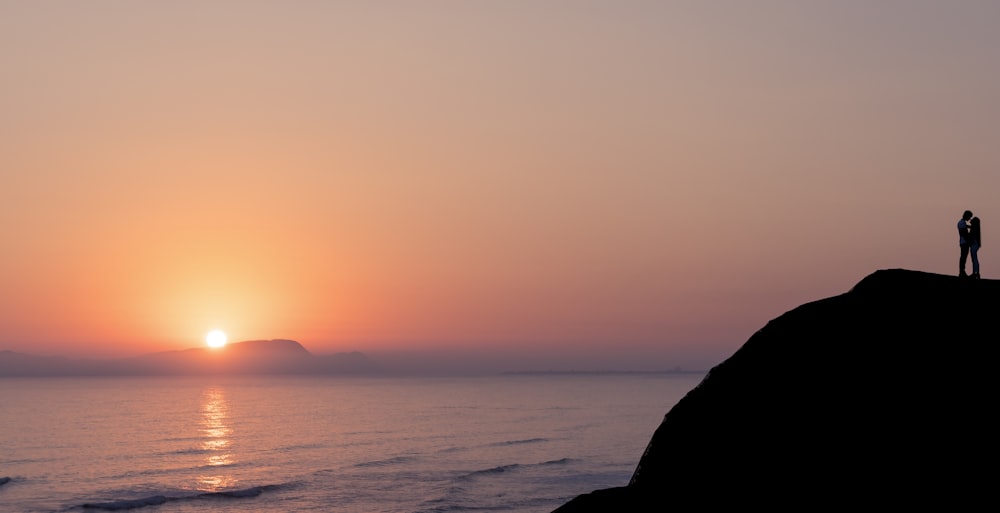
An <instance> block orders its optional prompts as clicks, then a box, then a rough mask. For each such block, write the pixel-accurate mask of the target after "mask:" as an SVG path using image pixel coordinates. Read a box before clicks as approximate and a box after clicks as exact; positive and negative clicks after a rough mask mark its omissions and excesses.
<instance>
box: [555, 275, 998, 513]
mask: <svg viewBox="0 0 1000 513" xmlns="http://www.w3.org/2000/svg"><path fill="white" fill-rule="evenodd" d="M998 311H1000V281H997V280H970V279H962V278H959V277H956V276H945V275H941V274H933V273H926V272H919V271H910V270H905V269H887V270H879V271H876V272H875V273H873V274H871V275H869V276H867V277H865V278H864V279H862V280H861V281H860V282H859V283H857V284H856V285H855V286H854V287H853V288H852V289H851V290H850V291H848V292H846V293H844V294H841V295H838V296H834V297H830V298H827V299H822V300H819V301H815V302H811V303H806V304H804V305H801V306H799V307H798V308H795V309H794V310H791V311H789V312H787V313H785V314H784V315H781V316H780V317H778V318H776V319H774V320H772V321H770V322H769V323H767V325H765V326H764V327H763V328H762V329H760V330H759V331H758V332H756V333H754V334H753V335H752V336H751V337H750V338H749V340H747V342H746V343H745V344H744V345H743V346H742V347H741V348H740V349H739V350H737V351H736V352H735V353H734V354H733V355H732V356H731V357H729V358H728V359H726V360H725V361H723V362H722V363H720V364H719V365H717V366H716V367H714V368H713V369H711V370H710V371H709V373H708V374H707V375H706V376H705V378H704V379H703V380H702V382H701V383H700V384H699V385H698V386H697V387H695V388H694V389H693V390H691V391H690V392H689V393H688V394H687V395H686V396H685V397H684V398H683V399H682V400H681V401H679V402H678V403H677V404H676V405H675V406H674V407H673V408H672V409H671V410H670V411H669V412H667V413H666V415H665V416H664V418H663V422H662V423H661V424H660V426H659V428H657V429H656V431H655V432H654V433H653V435H652V439H651V440H650V441H649V444H648V446H647V448H646V450H645V452H644V453H643V454H642V457H641V459H640V460H639V463H638V465H637V467H636V469H635V471H634V473H633V475H632V478H631V480H630V481H629V483H627V484H625V485H624V486H621V487H617V488H610V489H603V490H596V491H594V492H592V493H588V494H584V495H581V496H578V497H576V498H574V499H573V500H571V501H569V502H568V503H566V504H565V505H563V506H561V507H559V508H558V509H556V510H555V511H554V512H553V513H594V512H622V511H624V512H638V513H645V512H654V511H656V512H659V511H689V510H692V509H695V508H697V509H698V510H706V511H711V510H717V509H721V510H728V509H735V508H739V509H740V510H743V509H751V508H755V507H761V508H765V509H768V510H778V511H786V510H795V511H801V510H806V511H808V510H813V509H826V508H827V507H831V506H832V507H834V508H841V509H850V510H854V509H890V510H892V511H899V510H905V509H917V508H921V509H923V508H930V509H934V507H935V506H943V508H939V509H945V510H948V511H964V510H972V509H978V508H981V506H980V504H988V503H989V502H986V501H987V499H988V498H990V499H991V498H992V496H990V497H987V493H989V492H992V490H993V483H992V479H989V481H987V479H988V478H992V476H993V473H992V471H989V470H984V467H983V464H985V465H989V464H990V463H991V462H993V461H995V456H996V452H997V451H996V447H997V444H996V439H995V437H996V433H995V428H996V422H995V421H994V420H993V416H994V415H993V413H994V412H993V409H994V406H995V404H996V395H995V393H994V392H995V391H996V390H997V385H996V379H995V376H996V363H995V360H994V359H993V358H992V357H989V356H988V355H989V354H990V353H991V352H992V350H991V349H989V348H990V346H992V345H993V343H995V341H996V338H995V337H996V326H995V324H994V323H993V320H994V319H995V315H996V314H997V312H998ZM985 468H988V467H985ZM991 495H992V494H991Z"/></svg>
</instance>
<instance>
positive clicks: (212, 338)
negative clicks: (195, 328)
mask: <svg viewBox="0 0 1000 513" xmlns="http://www.w3.org/2000/svg"><path fill="white" fill-rule="evenodd" d="M226 340H227V339H226V333H225V332H224V331H222V330H212V331H209V332H208V334H207V335H205V343H206V344H208V347H223V346H225V345H226Z"/></svg>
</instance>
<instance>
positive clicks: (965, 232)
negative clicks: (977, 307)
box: [958, 210, 982, 279]
mask: <svg viewBox="0 0 1000 513" xmlns="http://www.w3.org/2000/svg"><path fill="white" fill-rule="evenodd" d="M981 233H982V232H981V231H980V228H979V218H978V217H975V216H973V215H972V211H971V210H966V211H965V212H963V213H962V219H960V220H959V221H958V247H959V248H960V249H961V256H960V257H959V259H958V275H959V276H960V277H962V278H965V277H970V278H977V279H978V278H979V248H980V246H982V234H981ZM970 254H971V255H972V274H971V275H970V274H966V272H965V262H966V260H968V258H969V255H970Z"/></svg>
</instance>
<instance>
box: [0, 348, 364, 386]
mask: <svg viewBox="0 0 1000 513" xmlns="http://www.w3.org/2000/svg"><path fill="white" fill-rule="evenodd" d="M377 370H378V366H377V365H376V364H375V362H373V361H372V360H370V359H369V358H368V357H367V356H365V355H364V354H362V353H359V352H351V353H337V354H333V355H313V354H312V353H310V352H309V351H308V350H306V348H304V347H302V345H301V344H299V343H298V342H295V341H294V340H250V341H246V342H237V343H232V344H228V345H226V347H224V348H221V349H208V348H193V349H184V350H180V351H163V352H157V353H148V354H144V355H140V356H135V357H131V358H124V359H118V360H72V359H68V358H62V357H44V356H35V355H27V354H22V353H14V352H11V351H0V377H2V376H145V375H151V376H159V375H199V374H353V373H369V372H376V371H377Z"/></svg>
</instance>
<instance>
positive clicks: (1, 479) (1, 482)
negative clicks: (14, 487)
mask: <svg viewBox="0 0 1000 513" xmlns="http://www.w3.org/2000/svg"><path fill="white" fill-rule="evenodd" d="M9 482H10V478H9V477H0V485H5V484H7V483H9Z"/></svg>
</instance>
